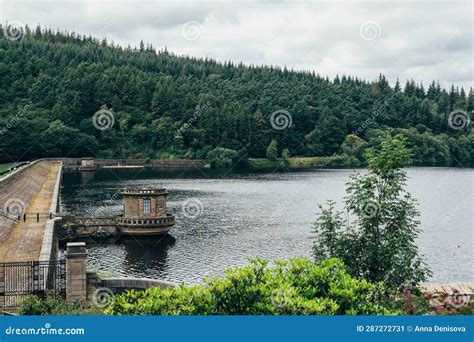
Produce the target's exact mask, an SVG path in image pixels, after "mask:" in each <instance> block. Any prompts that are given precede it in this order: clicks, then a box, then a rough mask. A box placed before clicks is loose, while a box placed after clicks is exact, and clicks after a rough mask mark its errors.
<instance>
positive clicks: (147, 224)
mask: <svg viewBox="0 0 474 342" xmlns="http://www.w3.org/2000/svg"><path fill="white" fill-rule="evenodd" d="M167 195H168V192H167V191H166V189H165V188H162V187H143V188H125V189H124V191H123V203H124V210H123V214H122V215H121V216H119V217H118V218H117V228H119V229H120V230H121V231H122V232H123V233H125V234H128V235H141V236H147V235H162V234H166V233H168V232H169V231H170V229H171V227H173V225H174V224H175V219H174V216H173V215H171V214H168V213H167V212H166V196H167Z"/></svg>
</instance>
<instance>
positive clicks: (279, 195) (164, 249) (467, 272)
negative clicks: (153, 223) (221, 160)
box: [61, 168, 474, 283]
mask: <svg viewBox="0 0 474 342" xmlns="http://www.w3.org/2000/svg"><path fill="white" fill-rule="evenodd" d="M351 172H352V171H351V170H318V171H310V172H296V173H278V174H245V173H240V174H231V175H226V176H222V175H212V174H204V173H202V172H201V171H194V172H163V171H156V170H140V169H128V170H101V171H98V172H95V173H93V172H74V173H66V174H65V175H64V178H63V183H62V184H63V188H62V191H61V205H62V210H63V211H68V212H71V213H74V214H78V215H88V216H89V215H90V216H109V215H116V214H118V213H120V212H121V210H122V198H121V195H120V193H119V192H120V191H121V190H122V189H123V187H124V186H130V185H133V186H146V185H156V184H160V185H162V186H164V187H166V188H167V189H168V190H169V192H170V194H169V196H168V210H169V211H170V212H171V213H173V214H174V215H175V216H176V221H177V224H176V226H175V227H174V228H173V229H172V231H171V235H172V236H173V237H174V239H171V238H166V239H163V238H161V239H156V238H153V239H151V238H140V239H135V238H127V239H119V240H118V241H115V239H112V240H108V241H102V242H97V241H88V252H89V256H88V265H89V266H90V268H91V269H94V270H97V271H99V272H101V273H106V274H108V275H110V276H128V277H132V276H134V277H145V278H162V279H166V280H170V281H174V282H186V283H197V282H200V281H201V280H202V279H203V278H204V277H206V276H210V275H220V274H222V272H223V271H224V270H225V269H226V268H228V267H229V266H233V265H241V264H245V263H246V262H247V257H261V258H268V259H287V258H290V257H310V256H311V245H312V241H313V234H312V232H311V230H312V222H313V221H314V220H315V218H316V216H317V214H318V212H319V209H318V204H323V203H325V202H326V201H327V200H334V201H337V202H339V203H341V200H342V198H343V197H344V195H345V192H344V189H345V183H346V182H347V180H348V176H349V175H350V173H351ZM408 175H409V177H410V179H409V182H408V190H409V191H410V192H411V193H412V194H413V196H414V197H415V198H417V199H418V201H419V209H420V211H421V217H420V221H421V226H422V229H423V233H422V234H421V235H420V238H419V239H418V241H417V244H418V245H419V248H420V250H421V252H422V253H423V254H424V256H425V258H426V261H427V262H428V264H429V265H430V266H431V268H432V270H433V277H432V279H431V280H432V281H473V280H474V275H473V265H474V264H473V227H474V225H473V214H474V210H473V198H474V191H473V190H474V189H473V176H474V171H473V170H466V169H454V168H411V169H409V170H408ZM185 203H187V204H188V207H189V206H190V205H191V206H192V204H196V205H197V206H201V204H202V206H201V208H202V212H201V214H200V215H198V216H197V217H192V216H196V215H194V214H198V213H199V212H196V213H194V212H192V213H187V214H186V213H185V212H183V209H182V208H183V204H185ZM190 203H191V204H190Z"/></svg>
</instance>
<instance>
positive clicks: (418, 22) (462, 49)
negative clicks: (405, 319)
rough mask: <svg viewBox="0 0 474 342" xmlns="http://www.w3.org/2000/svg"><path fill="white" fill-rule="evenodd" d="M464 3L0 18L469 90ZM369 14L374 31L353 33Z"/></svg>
mask: <svg viewBox="0 0 474 342" xmlns="http://www.w3.org/2000/svg"><path fill="white" fill-rule="evenodd" d="M471 10H472V9H471V3H470V2H469V1H465V2H464V1H456V2H452V1H451V2H450V1H446V2H444V1H437V2H433V1H417V2H413V1H411V2H405V1H395V2H388V1H383V2H351V1H347V2H343V3H341V2H326V1H325V2H321V1H306V2H299V1H298V2H289V1H251V0H248V1H237V2H232V3H230V2H223V1H216V2H197V1H194V2H184V1H142V2H136V1H123V0H122V1H114V2H112V1H105V2H104V1H102V2H98V1H92V0H89V1H82V2H78V1H74V2H71V1H69V2H63V1H48V2H33V1H31V2H30V1H28V2H27V1H21V0H15V1H11V0H3V1H2V2H0V20H1V21H2V22H5V20H7V19H8V20H10V21H19V22H21V23H24V24H28V25H30V26H34V25H36V24H38V23H41V24H42V25H45V26H47V27H52V28H60V29H62V30H69V31H75V32H79V33H81V34H86V35H88V34H91V35H94V36H98V37H99V38H102V37H103V36H107V38H108V39H109V40H113V41H115V42H117V43H120V44H124V45H127V44H130V45H137V44H138V43H139V42H140V40H144V41H145V42H148V43H152V44H153V45H154V46H155V47H157V48H162V47H164V46H165V45H166V46H167V47H168V50H170V51H173V52H175V53H178V54H185V55H191V56H195V57H210V58H214V59H217V60H220V61H226V60H231V61H234V62H236V63H238V62H240V61H242V62H244V63H247V64H256V65H260V64H272V65H279V66H285V65H286V66H288V67H290V68H295V69H312V70H315V71H316V72H318V73H320V74H321V75H328V76H329V77H334V76H335V75H336V74H339V75H340V74H350V75H353V76H358V77H360V78H363V79H367V80H371V79H375V78H376V77H377V76H378V74H379V73H383V74H385V75H387V77H388V78H389V80H390V81H391V82H394V81H395V79H396V78H397V77H399V78H400V80H401V81H402V82H403V81H404V80H405V79H407V78H414V79H415V80H416V81H418V82H423V84H425V85H426V84H429V83H430V82H431V81H432V80H439V81H440V82H441V83H442V84H443V85H444V86H450V84H451V83H455V85H456V86H463V87H466V88H468V87H470V86H472V85H473V83H474V82H473V76H472V60H473V58H472V17H471ZM189 21H196V22H199V23H200V25H201V28H202V32H201V35H200V38H199V39H197V40H193V41H190V40H187V39H185V37H183V35H182V27H183V25H184V24H185V23H187V22H189ZM367 21H373V22H375V23H376V24H377V25H378V26H379V27H380V32H379V35H380V36H379V37H377V38H376V39H373V40H366V39H363V37H361V34H360V28H361V25H362V24H363V23H365V22H367Z"/></svg>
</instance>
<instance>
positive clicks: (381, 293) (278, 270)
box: [105, 259, 399, 315]
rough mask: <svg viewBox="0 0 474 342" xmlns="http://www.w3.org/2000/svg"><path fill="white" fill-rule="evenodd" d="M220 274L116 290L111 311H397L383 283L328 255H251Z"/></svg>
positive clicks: (129, 312) (178, 312) (302, 312)
mask: <svg viewBox="0 0 474 342" xmlns="http://www.w3.org/2000/svg"><path fill="white" fill-rule="evenodd" d="M250 262H251V263H250V265H248V266H242V267H235V268H231V269H229V270H228V271H227V274H226V276H225V277H224V278H209V279H207V280H206V281H205V284H204V285H196V286H192V287H189V286H186V285H181V286H180V287H176V288H167V289H159V288H149V289H147V290H145V291H127V292H125V293H123V294H120V295H117V296H115V300H114V302H113V303H112V304H111V305H110V306H109V307H108V308H107V309H106V310H105V313H106V314H111V315H344V314H346V315H356V314H396V313H399V312H398V311H396V310H390V309H388V308H387V307H386V306H385V305H384V303H385V302H384V298H385V288H384V286H383V285H382V284H381V283H378V284H372V283H369V282H367V281H366V280H364V279H362V280H359V279H356V278H353V277H352V276H350V275H349V274H348V273H347V272H346V269H345V267H344V264H343V263H342V262H341V261H339V260H336V259H329V260H326V261H324V262H322V264H321V265H320V266H318V265H316V264H315V263H313V262H311V261H310V260H308V259H291V260H289V261H277V262H276V266H275V267H273V268H268V267H267V264H268V262H267V261H266V260H258V259H251V260H250Z"/></svg>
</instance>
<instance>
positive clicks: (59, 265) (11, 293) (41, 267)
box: [0, 260, 66, 310]
mask: <svg viewBox="0 0 474 342" xmlns="http://www.w3.org/2000/svg"><path fill="white" fill-rule="evenodd" d="M49 294H55V295H59V296H63V297H65V296H66V260H57V261H50V262H48V261H46V262H44V261H22V262H1V263H0V310H12V309H16V308H18V307H19V306H20V305H21V302H22V301H23V300H24V299H26V298H28V297H29V296H31V295H36V296H38V297H45V296H47V295H49Z"/></svg>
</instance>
